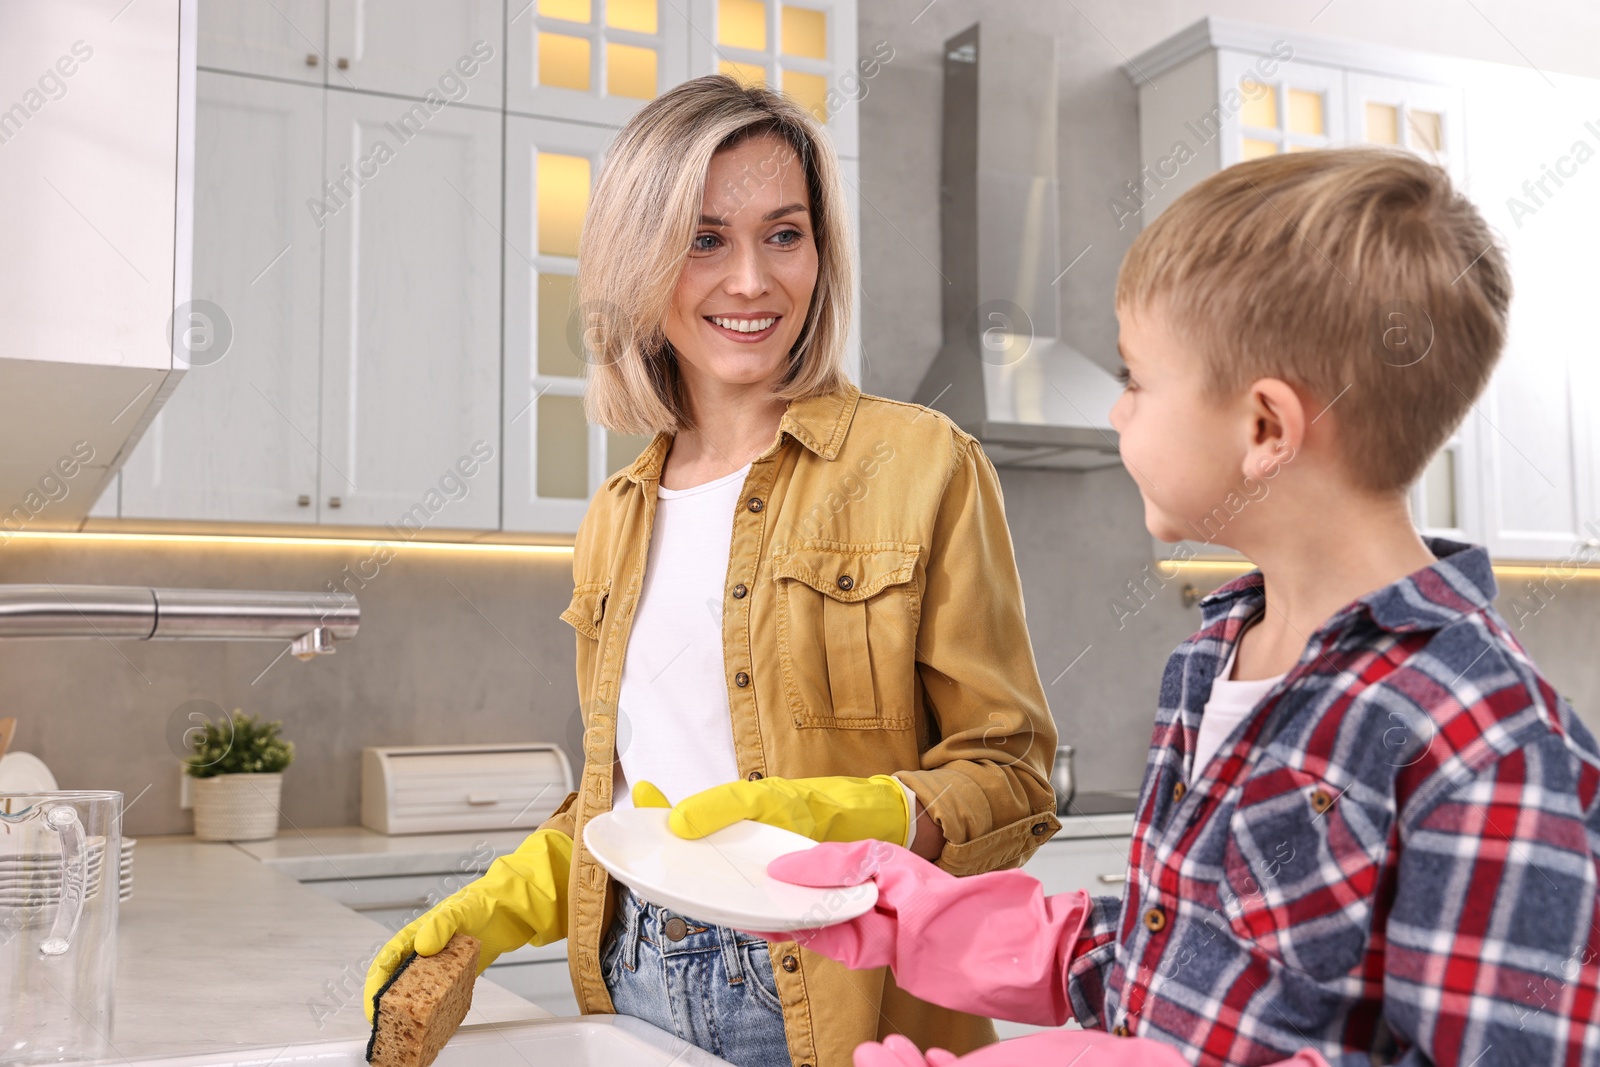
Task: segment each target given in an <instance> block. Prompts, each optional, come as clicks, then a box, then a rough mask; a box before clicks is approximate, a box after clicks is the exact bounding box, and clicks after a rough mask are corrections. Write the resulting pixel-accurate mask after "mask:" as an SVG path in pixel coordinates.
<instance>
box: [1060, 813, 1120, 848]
mask: <svg viewBox="0 0 1600 1067" xmlns="http://www.w3.org/2000/svg"><path fill="white" fill-rule="evenodd" d="M1132 836H1133V813H1132V812H1126V813H1122V814H1117V815H1063V816H1062V817H1061V829H1060V830H1058V831H1056V833H1055V836H1054V837H1052V838H1050V841H1076V840H1080V839H1082V838H1086V837H1087V838H1097V837H1104V838H1113V837H1132ZM1050 841H1046V842H1045V843H1044V847H1045V848H1049V847H1050Z"/></svg>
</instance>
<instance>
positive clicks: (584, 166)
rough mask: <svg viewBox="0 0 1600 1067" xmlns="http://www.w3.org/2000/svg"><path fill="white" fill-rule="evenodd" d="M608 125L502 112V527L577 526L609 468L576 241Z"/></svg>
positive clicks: (558, 529) (548, 529)
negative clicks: (579, 292) (591, 412)
mask: <svg viewBox="0 0 1600 1067" xmlns="http://www.w3.org/2000/svg"><path fill="white" fill-rule="evenodd" d="M611 138H612V131H610V130H606V129H600V128H597V127H594V126H587V125H580V124H578V123H572V122H557V121H555V120H553V119H534V118H525V117H523V116H520V115H507V116H506V256H505V353H506V377H505V380H506V392H505V405H504V412H503V421H504V426H505V448H506V457H505V471H506V479H505V528H506V529H508V530H521V531H531V532H539V533H571V532H574V531H576V530H577V528H578V523H579V522H580V521H581V520H582V518H583V513H584V509H585V508H587V507H588V504H589V496H590V494H591V493H592V492H593V490H594V489H595V488H597V487H598V486H599V484H600V481H601V480H602V479H603V478H604V477H606V475H607V474H609V473H610V471H609V470H608V469H607V465H606V451H607V449H606V444H607V442H606V438H605V433H604V431H603V430H600V429H599V428H598V427H591V426H588V425H587V424H586V423H585V422H584V419H583V411H582V399H581V398H582V396H583V388H584V380H583V374H584V370H585V366H586V363H585V358H584V355H583V338H582V327H581V325H580V318H579V316H578V314H577V308H576V306H575V304H574V302H573V284H572V283H573V276H574V275H575V274H576V273H577V269H578V260H577V255H576V253H577V240H578V233H579V229H580V224H581V223H582V221H583V213H584V210H585V208H586V206H587V204H588V199H589V191H590V189H592V188H593V185H594V179H595V177H596V176H597V175H598V174H599V171H600V162H601V160H602V159H603V158H604V156H605V149H606V147H607V146H608V145H610V143H611Z"/></svg>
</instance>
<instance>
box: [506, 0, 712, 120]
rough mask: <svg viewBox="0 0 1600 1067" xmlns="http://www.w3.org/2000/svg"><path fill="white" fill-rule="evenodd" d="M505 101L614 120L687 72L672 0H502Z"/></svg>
mask: <svg viewBox="0 0 1600 1067" xmlns="http://www.w3.org/2000/svg"><path fill="white" fill-rule="evenodd" d="M508 3H509V5H510V7H509V9H508V11H507V15H506V17H507V19H508V23H507V27H506V70H507V77H508V78H510V81H509V83H508V85H507V90H506V109H507V110H509V111H513V112H519V113H522V114H526V115H542V116H549V117H552V118H561V119H577V120H580V121H586V122H598V123H603V124H606V125H612V126H620V125H622V124H623V123H624V122H626V121H627V120H628V118H629V117H630V116H632V115H633V113H634V112H635V111H637V110H639V108H641V107H643V106H644V104H645V103H646V102H647V101H649V100H652V99H654V98H655V97H657V96H659V95H660V94H661V93H662V92H664V91H665V90H667V89H670V88H671V87H672V86H674V85H677V84H678V83H679V82H682V81H684V80H686V79H688V78H689V77H690V76H691V74H690V70H689V58H688V47H689V35H690V30H689V24H688V21H687V19H686V18H685V17H684V14H683V9H682V6H681V5H680V4H678V3H675V2H673V0H508Z"/></svg>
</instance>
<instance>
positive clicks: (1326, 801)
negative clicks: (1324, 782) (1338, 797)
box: [1311, 789, 1333, 815]
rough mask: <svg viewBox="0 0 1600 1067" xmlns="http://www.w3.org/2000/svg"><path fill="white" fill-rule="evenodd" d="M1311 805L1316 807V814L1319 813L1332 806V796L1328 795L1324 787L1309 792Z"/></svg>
mask: <svg viewBox="0 0 1600 1067" xmlns="http://www.w3.org/2000/svg"><path fill="white" fill-rule="evenodd" d="M1311 806H1312V807H1313V808H1314V809H1316V812H1317V814H1318V815H1321V814H1322V813H1323V812H1325V811H1327V810H1328V809H1329V808H1331V807H1333V797H1332V796H1330V795H1329V793H1328V791H1327V790H1326V789H1318V790H1315V791H1314V792H1312V794H1311Z"/></svg>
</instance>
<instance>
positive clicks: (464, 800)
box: [361, 743, 572, 834]
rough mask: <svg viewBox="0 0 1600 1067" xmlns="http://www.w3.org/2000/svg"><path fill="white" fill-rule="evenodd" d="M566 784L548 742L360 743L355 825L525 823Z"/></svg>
mask: <svg viewBox="0 0 1600 1067" xmlns="http://www.w3.org/2000/svg"><path fill="white" fill-rule="evenodd" d="M571 791H572V767H571V765H570V764H568V762H567V754H566V753H565V752H563V751H562V750H561V748H560V747H559V746H558V745H553V744H541V743H530V744H521V745H410V746H404V747H398V748H365V749H362V750H361V825H362V826H365V827H366V828H367V829H369V830H375V831H377V832H378V833H380V834H428V833H446V832H449V831H455V830H514V829H520V828H527V829H532V828H533V827H536V826H538V825H539V824H540V823H542V822H543V821H544V820H546V819H548V818H549V817H550V816H551V815H553V814H555V810H556V809H557V808H558V807H560V806H561V802H562V801H563V800H565V799H566V798H567V794H568V793H569V792H571Z"/></svg>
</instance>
